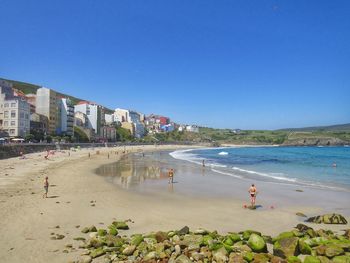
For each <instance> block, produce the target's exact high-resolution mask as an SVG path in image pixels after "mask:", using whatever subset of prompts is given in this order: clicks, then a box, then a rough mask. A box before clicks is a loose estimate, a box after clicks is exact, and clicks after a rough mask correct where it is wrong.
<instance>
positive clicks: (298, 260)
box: [287, 256, 301, 263]
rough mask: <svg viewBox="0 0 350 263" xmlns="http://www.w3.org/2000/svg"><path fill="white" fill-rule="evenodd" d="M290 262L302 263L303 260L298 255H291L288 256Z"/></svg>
mask: <svg viewBox="0 0 350 263" xmlns="http://www.w3.org/2000/svg"><path fill="white" fill-rule="evenodd" d="M287 262H288V263H301V260H300V259H299V258H298V257H296V256H289V257H287Z"/></svg>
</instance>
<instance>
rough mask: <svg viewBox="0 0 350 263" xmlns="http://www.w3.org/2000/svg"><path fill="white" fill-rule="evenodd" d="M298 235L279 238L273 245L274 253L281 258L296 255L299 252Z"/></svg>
mask: <svg viewBox="0 0 350 263" xmlns="http://www.w3.org/2000/svg"><path fill="white" fill-rule="evenodd" d="M298 241H299V239H298V238H297V237H287V238H282V239H279V240H277V241H276V242H275V243H274V245H273V254H274V255H275V256H279V257H281V258H287V257H289V256H296V255H297V254H298V250H299V249H298Z"/></svg>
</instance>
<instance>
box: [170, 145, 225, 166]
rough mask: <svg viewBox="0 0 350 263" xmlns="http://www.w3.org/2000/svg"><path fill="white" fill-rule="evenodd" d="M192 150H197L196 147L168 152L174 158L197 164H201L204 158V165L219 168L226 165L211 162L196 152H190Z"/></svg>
mask: <svg viewBox="0 0 350 263" xmlns="http://www.w3.org/2000/svg"><path fill="white" fill-rule="evenodd" d="M193 150H197V149H186V150H177V151H174V152H171V153H169V155H170V156H172V157H173V158H175V159H178V160H183V161H188V162H191V163H195V164H199V165H203V160H204V163H205V166H209V167H221V168H226V167H227V165H224V164H220V163H216V162H213V161H211V160H209V159H207V158H203V157H199V156H198V155H197V154H194V153H190V152H191V151H193Z"/></svg>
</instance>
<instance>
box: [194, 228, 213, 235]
mask: <svg viewBox="0 0 350 263" xmlns="http://www.w3.org/2000/svg"><path fill="white" fill-rule="evenodd" d="M193 233H194V234H196V235H208V234H209V231H208V230H205V229H202V228H200V229H197V230H195V231H194V232H193Z"/></svg>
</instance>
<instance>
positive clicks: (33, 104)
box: [26, 94, 36, 114]
mask: <svg viewBox="0 0 350 263" xmlns="http://www.w3.org/2000/svg"><path fill="white" fill-rule="evenodd" d="M26 100H27V102H28V103H29V106H30V114H32V113H34V112H36V94H27V95H26Z"/></svg>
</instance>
